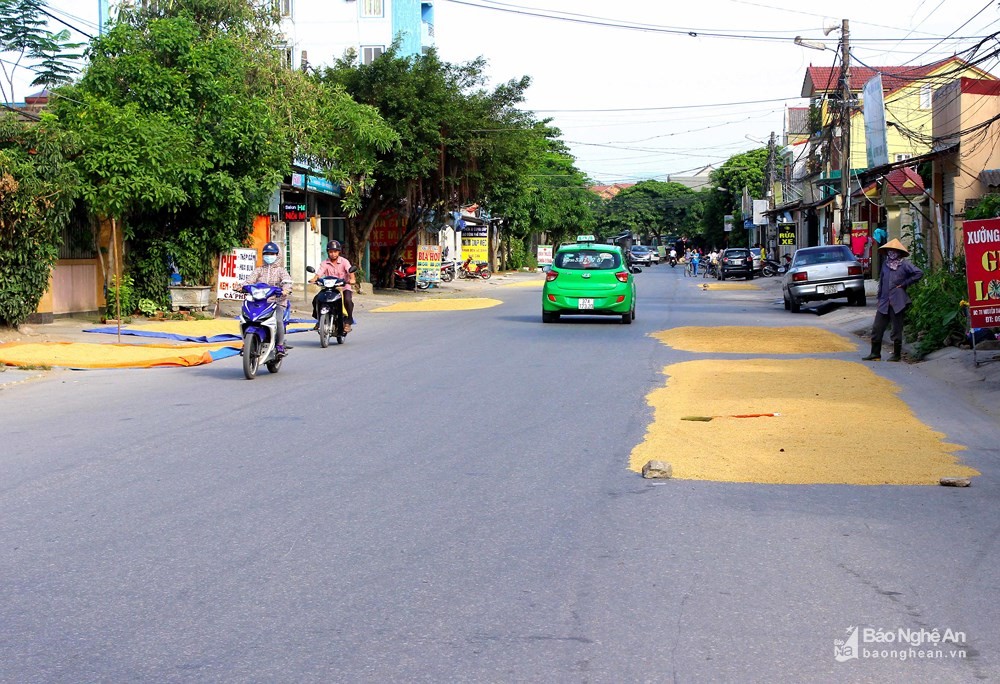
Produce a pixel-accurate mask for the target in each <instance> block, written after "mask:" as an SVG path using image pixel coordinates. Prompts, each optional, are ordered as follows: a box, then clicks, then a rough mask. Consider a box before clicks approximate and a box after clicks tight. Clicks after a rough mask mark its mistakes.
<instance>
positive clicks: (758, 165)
mask: <svg viewBox="0 0 1000 684" xmlns="http://www.w3.org/2000/svg"><path fill="white" fill-rule="evenodd" d="M767 156H768V151H767V148H766V147H762V148H759V149H756V150H750V151H749V152H743V153H740V154H735V155H733V156H732V157H730V158H729V159H727V160H726V161H725V162H724V163H723V164H722V166H720V167H719V168H717V169H715V170H714V171H712V173H711V175H710V178H711V182H712V185H713V186H714V187H713V188H712V189H710V190H707V191H705V192H706V193H707V194H708V197H707V198H706V202H705V215H704V235H705V238H706V240H707V241H709V242H711V243H713V244H720V245H721V244H727V242H728V244H730V245H731V246H736V245H746V232H745V231H743V229H742V226H743V220H744V218H746V217H744V216H743V213H742V207H741V203H742V197H743V189H744V188H747V190H748V191H749V192H750V196H751V197H758V196H759V194H760V191H761V189H762V188H763V185H764V176H765V174H766V169H767ZM727 214H729V215H731V216H733V223H734V226H735V227H734V230H733V232H732V234H730V235H727V234H726V233H725V226H724V217H725V216H726V215H727Z"/></svg>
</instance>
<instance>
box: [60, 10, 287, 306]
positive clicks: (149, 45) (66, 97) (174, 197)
mask: <svg viewBox="0 0 1000 684" xmlns="http://www.w3.org/2000/svg"><path fill="white" fill-rule="evenodd" d="M263 4H264V5H267V7H262V6H261V5H262V3H256V2H252V1H251V0H173V1H171V2H159V3H144V7H145V9H132V10H130V9H123V11H122V12H121V14H120V18H119V23H118V24H117V25H115V26H113V27H112V28H111V29H110V30H109V31H108V32H107V33H106V34H104V35H102V36H101V37H99V38H96V39H94V41H93V42H92V43H91V46H90V58H91V59H90V65H89V67H88V69H87V71H86V73H85V74H84V76H83V78H82V80H81V81H80V82H79V83H78V84H76V85H74V86H71V87H66V88H62V89H60V90H59V91H58V92H57V97H55V98H54V114H55V116H57V117H58V119H59V121H60V122H61V124H62V125H63V126H65V127H66V128H67V129H69V130H70V131H72V132H73V133H74V134H75V135H76V136H77V137H78V138H79V140H80V144H81V145H82V148H83V149H82V154H81V155H80V156H79V157H78V164H79V167H80V170H81V172H82V174H83V176H84V178H85V185H84V192H83V195H84V198H85V200H86V202H87V205H88V207H89V209H90V210H91V211H92V212H93V213H94V214H96V215H99V216H106V217H115V218H117V219H119V220H120V221H121V224H122V227H123V233H124V235H125V237H126V239H127V240H128V248H127V250H126V252H127V254H128V259H129V267H130V268H132V269H135V270H134V273H135V276H136V278H137V280H138V283H137V288H138V290H139V292H140V293H141V294H142V296H144V297H145V298H149V299H152V300H154V301H158V302H159V301H163V299H164V295H165V288H166V284H167V275H168V271H167V264H168V262H169V258H170V257H172V258H173V259H175V260H176V261H177V262H178V263H183V268H184V269H185V272H184V273H183V276H184V278H185V281H186V282H189V283H192V284H206V283H209V282H211V278H212V277H213V268H212V259H213V257H214V256H216V255H217V254H218V253H220V252H223V251H227V250H229V249H231V248H232V247H234V246H236V245H238V244H241V243H243V242H244V241H245V239H246V237H247V235H248V234H249V231H250V228H251V226H252V222H253V218H254V216H255V215H256V214H257V213H259V212H261V211H264V210H266V207H267V200H268V198H269V196H270V194H271V192H272V191H273V189H274V187H276V186H277V184H278V183H279V182H280V181H281V179H282V178H283V176H284V175H285V174H286V173H287V172H288V171H289V169H290V165H291V158H292V154H293V152H294V150H295V147H296V142H297V135H298V131H297V129H296V127H295V126H294V125H293V123H292V122H293V121H294V114H295V111H296V109H297V107H298V104H299V103H298V102H296V101H295V99H294V96H295V95H297V94H299V93H300V92H302V91H301V89H300V88H298V87H296V82H295V79H299V78H302V76H301V75H295V74H292V72H289V71H288V70H286V69H284V68H283V67H282V66H281V64H280V59H279V56H278V54H277V52H276V51H275V50H273V49H272V46H273V45H275V44H277V43H278V42H279V40H278V31H277V28H278V27H277V22H276V17H275V16H274V12H273V8H271V7H270V5H269V4H268V3H263Z"/></svg>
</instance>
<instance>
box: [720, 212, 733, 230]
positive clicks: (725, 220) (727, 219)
mask: <svg viewBox="0 0 1000 684" xmlns="http://www.w3.org/2000/svg"><path fill="white" fill-rule="evenodd" d="M722 226H723V230H724V231H725V232H727V233H728V232H730V231H732V229H733V215H732V214H726V215H725V216H723V217H722Z"/></svg>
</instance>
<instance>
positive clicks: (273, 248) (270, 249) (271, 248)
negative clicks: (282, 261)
mask: <svg viewBox="0 0 1000 684" xmlns="http://www.w3.org/2000/svg"><path fill="white" fill-rule="evenodd" d="M280 251H281V250H279V249H278V245H276V244H274V243H273V242H268V243H267V244H266V245H264V249H262V250H260V253H261V254H277V253H278V252H280Z"/></svg>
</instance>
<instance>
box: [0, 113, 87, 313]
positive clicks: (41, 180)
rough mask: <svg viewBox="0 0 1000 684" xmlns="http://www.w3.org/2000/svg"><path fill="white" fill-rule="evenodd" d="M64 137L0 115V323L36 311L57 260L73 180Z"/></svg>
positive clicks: (74, 188) (76, 180) (41, 126)
mask: <svg viewBox="0 0 1000 684" xmlns="http://www.w3.org/2000/svg"><path fill="white" fill-rule="evenodd" d="M69 151H70V148H68V147H67V141H66V139H65V137H64V136H62V135H60V134H59V133H58V132H54V131H53V130H51V129H50V128H49V127H47V126H46V125H44V124H26V123H24V122H21V121H19V120H18V118H17V117H16V116H14V115H12V114H7V115H3V116H0V324H3V325H12V326H16V325H19V324H21V323H22V322H24V320H25V319H27V318H28V316H30V315H31V314H33V313H34V312H35V311H36V310H37V309H38V303H39V301H40V300H41V298H42V295H43V294H45V291H46V290H47V289H48V285H49V276H50V274H51V272H52V266H53V265H54V264H55V262H56V259H57V258H58V256H59V243H60V241H61V237H62V229H63V227H64V226H65V225H66V224H67V222H68V221H69V217H70V212H71V211H72V208H73V199H74V197H75V195H76V192H77V190H78V188H79V178H78V176H77V174H76V172H75V170H74V168H73V166H72V165H71V164H70V163H69V162H67V161H66V157H65V155H66V154H67V153H68V152H69Z"/></svg>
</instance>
